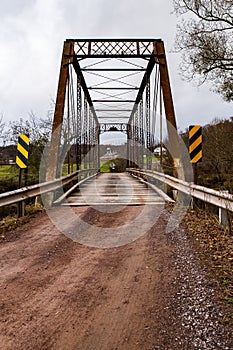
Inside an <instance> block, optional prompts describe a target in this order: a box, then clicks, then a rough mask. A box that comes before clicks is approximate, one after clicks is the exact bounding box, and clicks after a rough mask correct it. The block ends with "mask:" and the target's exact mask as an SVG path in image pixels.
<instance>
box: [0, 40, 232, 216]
mask: <svg viewBox="0 0 233 350" xmlns="http://www.w3.org/2000/svg"><path fill="white" fill-rule="evenodd" d="M162 114H165V120H166V130H167V139H168V144H169V153H170V155H171V156H172V159H173V166H172V168H173V175H174V177H172V176H169V175H164V174H163V173H161V172H158V171H155V169H153V168H152V151H153V149H154V148H155V146H156V145H158V143H159V144H160V145H162V142H163V135H162V129H163V126H164V125H162ZM158 130H159V137H158V136H157V133H158ZM112 131H115V132H116V131H117V132H123V133H125V134H126V136H127V147H126V154H125V158H126V159H127V171H128V173H129V174H131V176H132V177H134V178H139V179H140V181H142V182H143V181H144V182H145V181H146V183H147V185H148V186H152V188H154V186H156V189H155V190H156V191H157V193H160V195H161V196H162V197H163V198H166V199H165V200H166V201H167V200H168V197H167V196H166V195H165V197H164V195H163V194H162V193H161V189H162V190H163V189H164V188H165V187H166V186H169V187H171V188H173V189H175V190H177V191H178V192H180V193H181V194H182V195H186V196H190V197H193V198H198V199H201V200H202V201H204V202H206V203H211V204H213V205H215V206H218V207H219V208H220V209H226V210H230V211H233V196H232V195H231V194H226V193H221V192H218V191H214V190H212V189H208V188H205V187H201V186H197V185H195V184H193V183H192V182H191V181H190V179H187V178H185V176H184V172H183V168H182V161H183V159H182V151H181V149H180V140H179V137H178V133H177V127H176V118H175V112H174V106H173V99H172V93H171V86H170V81H169V74H168V66H167V61H166V54H165V49H164V43H163V41H162V40H160V39H142V40H141V39H124V40H122V39H119V40H118V39H115V40H109V39H93V40H91V39H82V40H78V39H77V40H76V39H67V40H66V41H65V42H64V47H63V52H62V59H61V66H60V75H59V81H58V89H57V98H56V105H55V112H54V120H53V126H52V137H51V143H50V149H49V152H48V158H47V167H46V169H47V172H46V176H45V178H44V180H42V181H41V183H40V184H37V185H33V186H29V187H25V188H20V189H18V190H15V191H11V192H7V193H3V194H0V207H1V206H7V205H11V204H13V203H23V202H24V200H25V199H27V198H33V197H36V196H39V195H41V196H43V195H45V197H46V201H47V200H48V204H49V205H51V204H52V203H56V204H60V203H62V201H63V200H67V198H68V196H69V194H72V193H73V192H75V191H76V189H77V188H78V187H79V185H82V184H84V183H85V182H86V181H87V182H88V181H89V180H91V179H92V178H95V177H96V175H97V174H98V172H99V169H100V152H99V143H100V135H101V134H102V133H105V132H112ZM71 149H75V152H74V153H75V160H74V159H71V152H70V151H71ZM161 150H162V146H161ZM65 161H67V162H68V175H67V176H64V177H62V173H61V171H62V167H63V164H64V162H65ZM74 161H75V163H76V170H75V171H74V172H72V171H71V167H70V165H71V164H73V163H74ZM186 166H187V164H186ZM122 179H123V178H122ZM125 179H126V180H125ZM185 180H186V181H185ZM98 181H99V180H98V179H97V182H98ZM111 181H112V180H111ZM125 181H126V182H129V183H130V180H128V179H127V178H124V179H123V180H122V182H123V185H122V188H124V182H125ZM67 186H68V187H70V188H69V189H68V191H67V192H66V193H65V194H63V195H62V196H60V197H59V196H58V195H57V191H58V190H60V189H63V187H65V188H67ZM107 187H108V185H107ZM90 188H91V187H90ZM100 191H102V188H101V187H100ZM124 191H125V190H124ZM124 191H123V192H124ZM135 191H136V192H137V191H139V190H135ZM165 192H166V191H165ZM92 195H93V194H92V193H91V196H92ZM106 196H108V193H106ZM111 196H112V197H111V200H113V199H114V198H115V197H116V196H115V195H111ZM140 196H141V197H143V194H140ZM140 196H139V197H140ZM161 196H160V197H161ZM181 197H182V196H181ZM122 198H123V197H122ZM122 198H120V200H122ZM115 199H116V198H115ZM95 200H96V198H94V201H95ZM54 201H55V202H54ZM91 201H93V198H92V200H91ZM68 202H69V199H68ZM139 202H140V200H139ZM116 204H117V201H116Z"/></svg>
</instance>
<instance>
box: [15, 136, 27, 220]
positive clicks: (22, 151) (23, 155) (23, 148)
mask: <svg viewBox="0 0 233 350" xmlns="http://www.w3.org/2000/svg"><path fill="white" fill-rule="evenodd" d="M28 151H29V136H28V135H25V134H20V135H19V138H18V145H17V153H16V160H15V161H16V166H17V167H18V168H19V188H20V187H22V175H23V169H26V168H27V166H28ZM24 209H25V202H24V201H22V202H19V203H18V217H19V218H20V217H22V216H24Z"/></svg>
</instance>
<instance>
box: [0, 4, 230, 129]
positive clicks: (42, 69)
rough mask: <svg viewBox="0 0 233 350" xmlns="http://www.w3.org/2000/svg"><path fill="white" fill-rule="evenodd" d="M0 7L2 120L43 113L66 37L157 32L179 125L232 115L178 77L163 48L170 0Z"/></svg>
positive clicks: (168, 34) (204, 90) (169, 39)
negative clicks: (166, 66) (163, 53)
mask: <svg viewBox="0 0 233 350" xmlns="http://www.w3.org/2000/svg"><path fill="white" fill-rule="evenodd" d="M0 11H1V14H2V16H1V22H0V45H1V50H0V67H1V68H0V112H2V113H3V115H4V118H5V119H6V120H12V119H18V118H19V117H23V118H27V117H28V112H29V111H30V110H33V111H34V112H35V113H36V114H37V115H39V116H45V115H46V113H47V111H48V110H49V109H50V104H51V99H55V96H56V87H57V81H58V73H59V65H60V58H61V52H62V45H63V41H64V40H65V39H66V38H71V37H75V38H86V37H90V38H92V37H93V38H96V37H107V38H111V37H114V38H116V37H119V38H121V37H122V38H127V37H135V38H136V37H139V38H140V37H142V38H143V37H144V38H145V37H152V38H158V37H160V38H162V39H163V40H164V41H165V44H166V48H167V52H168V53H167V56H168V64H169V70H170V76H171V83H172V88H173V95H174V103H175V108H176V113H177V120H178V125H179V127H180V129H184V128H185V127H187V126H188V124H190V123H201V124H205V123H206V122H209V121H210V120H211V119H213V118H214V117H217V116H220V117H229V116H230V115H232V114H233V111H232V106H231V105H230V104H227V103H224V102H223V101H222V100H221V98H220V97H218V96H217V95H215V94H214V93H211V92H210V91H209V89H208V87H207V86H204V87H200V88H199V89H197V88H196V87H193V86H192V85H191V84H189V83H187V82H183V81H182V80H181V77H180V76H179V74H178V64H179V59H180V58H179V56H178V55H177V54H173V53H169V50H171V48H172V45H173V42H174V37H175V31H176V21H177V19H176V18H175V16H174V15H171V11H172V6H171V0H169V1H164V0H144V1H138V0H128V1H125V0H118V1H110V0H86V1H81V0H66V1H62V0H35V1H23V0H18V1H14V2H11V1H3V2H1V4H0Z"/></svg>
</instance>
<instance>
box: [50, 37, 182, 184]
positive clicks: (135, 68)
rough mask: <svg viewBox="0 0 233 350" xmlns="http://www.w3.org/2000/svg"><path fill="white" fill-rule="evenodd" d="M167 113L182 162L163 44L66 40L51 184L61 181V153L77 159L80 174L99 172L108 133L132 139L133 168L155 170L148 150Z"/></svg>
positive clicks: (129, 150)
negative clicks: (90, 170) (101, 147)
mask: <svg viewBox="0 0 233 350" xmlns="http://www.w3.org/2000/svg"><path fill="white" fill-rule="evenodd" d="M159 104H160V107H159V106H158V105H159ZM162 104H163V106H162ZM162 110H164V113H165V117H166V121H167V135H168V138H169V139H170V141H171V143H172V148H173V151H174V152H173V154H174V155H175V156H174V157H173V158H176V159H178V158H179V154H178V146H177V145H178V139H177V133H176V119H175V112H174V106H173V100H172V93H171V87H170V81H169V74H168V67H167V61H166V55H165V49H164V43H163V41H162V40H160V39H142V40H141V39H124V40H122V39H119V40H118V39H115V40H110V39H99V40H97V39H92V40H91V39H82V40H78V39H77V40H76V39H67V40H66V41H65V42H64V47H63V53H62V60H61V67H60V76H59V82H58V89H57V98H56V105H55V112H54V120H53V128H52V138H51V145H50V152H49V163H48V164H49V166H48V170H47V180H53V179H55V178H57V177H59V176H60V173H59V172H60V167H59V164H60V163H61V160H60V159H61V158H59V157H61V154H62V153H64V154H67V157H68V163H69V164H70V157H74V156H75V163H76V164H77V169H81V167H82V168H84V169H88V168H98V167H99V147H98V145H99V141H100V134H101V133H103V132H107V131H121V132H125V133H126V134H127V159H128V166H129V167H133V166H134V165H137V166H139V167H140V168H143V167H144V168H145V167H146V169H151V161H152V160H151V152H149V151H152V150H153V149H154V147H155V145H156V144H157V143H158V142H157V140H156V136H155V134H156V113H158V112H159V113H160V115H161V113H162ZM160 128H161V126H160ZM160 142H162V140H160ZM64 145H65V146H66V147H65V150H66V151H65V152H64V151H63V150H62V147H63V148H64ZM70 150H73V152H71V151H70ZM74 150H75V151H74ZM176 150H177V151H176ZM145 157H146V162H145V161H144V159H145ZM63 159H64V157H63ZM73 162H74V161H73V160H72V161H71V163H73ZM81 164H82V166H81Z"/></svg>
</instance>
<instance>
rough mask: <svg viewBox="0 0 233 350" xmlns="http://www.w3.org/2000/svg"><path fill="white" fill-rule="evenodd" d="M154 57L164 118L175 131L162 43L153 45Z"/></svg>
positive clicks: (174, 119) (172, 105) (173, 112)
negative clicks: (156, 60) (155, 58)
mask: <svg viewBox="0 0 233 350" xmlns="http://www.w3.org/2000/svg"><path fill="white" fill-rule="evenodd" d="M154 55H155V57H158V61H159V72H160V81H161V86H162V92H163V99H164V109H165V113H166V118H167V120H168V121H169V123H171V125H172V126H173V127H174V128H175V129H177V126H176V118H175V110H174V104H173V99H172V92H171V85H170V79H169V74H168V66H167V60H166V54H165V49H164V43H163V42H162V41H160V42H155V43H154Z"/></svg>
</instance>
